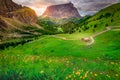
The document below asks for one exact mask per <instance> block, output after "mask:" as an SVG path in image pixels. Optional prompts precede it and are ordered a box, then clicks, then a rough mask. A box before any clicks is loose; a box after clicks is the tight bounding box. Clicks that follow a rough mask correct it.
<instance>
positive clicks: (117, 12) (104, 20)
mask: <svg viewBox="0 0 120 80" xmlns="http://www.w3.org/2000/svg"><path fill="white" fill-rule="evenodd" d="M80 26H81V27H87V28H89V30H90V31H92V32H95V31H99V30H103V29H105V27H107V26H120V3H116V4H113V5H111V6H108V7H106V8H104V9H102V10H101V11H99V12H98V13H96V14H95V15H93V16H92V17H91V18H89V19H87V20H86V21H84V22H83V23H80Z"/></svg>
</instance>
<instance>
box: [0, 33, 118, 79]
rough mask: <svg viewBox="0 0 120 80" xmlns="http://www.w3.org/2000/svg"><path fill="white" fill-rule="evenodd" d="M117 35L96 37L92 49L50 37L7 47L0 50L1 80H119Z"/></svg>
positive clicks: (79, 41)
mask: <svg viewBox="0 0 120 80" xmlns="http://www.w3.org/2000/svg"><path fill="white" fill-rule="evenodd" d="M119 34H120V32H119V31H109V32H107V33H105V34H102V35H100V36H98V37H96V38H95V43H94V44H93V45H91V46H86V45H85V44H84V43H83V42H81V40H72V41H71V40H70V41H69V40H62V39H59V38H54V37H51V36H50V35H49V36H43V37H40V38H39V39H38V40H35V41H33V42H29V43H26V44H24V45H23V46H22V45H18V46H17V47H15V48H13V47H9V48H7V49H5V50H3V51H0V80H8V79H10V80H33V79H35V80H72V79H73V80H103V79H104V80H119V79H120V59H119V57H120V54H119V52H120V49H119V47H120V45H119V44H120V39H119V38H118V37H120V35H119ZM83 35H86V34H83ZM56 36H64V37H67V35H63V34H62V35H56ZM69 36H70V38H74V37H75V35H74V34H72V35H69ZM69 36H68V37H69ZM79 36H80V35H79V34H78V35H76V39H77V38H78V37H79ZM80 37H84V36H82V35H81V36H80Z"/></svg>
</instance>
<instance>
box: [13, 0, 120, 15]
mask: <svg viewBox="0 0 120 80" xmlns="http://www.w3.org/2000/svg"><path fill="white" fill-rule="evenodd" d="M13 1H14V2H16V3H18V4H21V5H24V6H28V7H31V8H32V9H34V10H35V11H36V13H37V15H38V16H40V15H42V14H43V13H44V11H45V10H46V8H47V6H50V5H56V4H64V3H68V2H72V3H73V4H74V6H75V7H76V8H77V9H78V11H79V13H80V15H81V16H85V15H92V14H94V13H96V12H97V11H99V10H100V9H102V8H104V7H106V6H109V5H111V4H114V3H116V2H119V1H120V0H13Z"/></svg>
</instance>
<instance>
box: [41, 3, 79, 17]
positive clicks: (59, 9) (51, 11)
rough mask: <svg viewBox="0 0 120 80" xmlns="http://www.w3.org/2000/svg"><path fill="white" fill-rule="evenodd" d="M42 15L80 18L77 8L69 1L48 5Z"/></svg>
mask: <svg viewBox="0 0 120 80" xmlns="http://www.w3.org/2000/svg"><path fill="white" fill-rule="evenodd" d="M42 17H43V18H45V17H49V18H55V19H64V18H81V16H80V14H79V13H78V10H77V8H75V7H74V5H73V4H72V3H71V2H70V3H66V4H59V5H52V6H48V7H47V9H46V11H45V12H44V13H43V15H42Z"/></svg>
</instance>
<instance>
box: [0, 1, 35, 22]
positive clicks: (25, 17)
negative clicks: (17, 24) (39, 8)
mask: <svg viewBox="0 0 120 80" xmlns="http://www.w3.org/2000/svg"><path fill="white" fill-rule="evenodd" d="M0 15H2V16H4V17H7V18H14V17H15V18H17V19H18V20H20V21H21V22H24V23H27V24H31V23H36V22H37V16H36V13H35V11H34V10H32V9H30V8H27V7H22V6H21V5H18V4H16V3H14V2H13V1H12V0H0Z"/></svg>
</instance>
